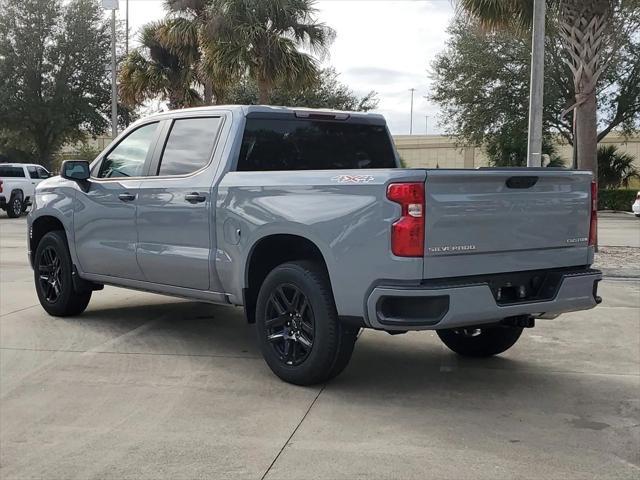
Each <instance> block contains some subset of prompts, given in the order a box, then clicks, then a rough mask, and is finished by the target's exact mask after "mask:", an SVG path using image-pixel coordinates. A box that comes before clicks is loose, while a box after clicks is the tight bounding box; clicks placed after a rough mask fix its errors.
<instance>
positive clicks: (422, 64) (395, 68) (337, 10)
mask: <svg viewBox="0 0 640 480" xmlns="http://www.w3.org/2000/svg"><path fill="white" fill-rule="evenodd" d="M124 3H125V0H120V10H119V12H118V17H119V18H124V13H125V8H124ZM316 7H317V8H318V19H319V20H320V21H322V22H324V23H326V24H327V25H328V26H330V27H331V28H333V29H334V30H335V31H336V38H335V41H334V42H333V44H332V45H331V49H330V53H329V56H328V57H327V58H326V59H324V65H325V66H329V65H331V66H333V67H335V69H336V71H337V72H338V73H339V74H340V81H341V82H343V83H345V84H347V85H348V86H349V87H350V88H351V89H352V90H353V91H354V92H355V93H357V94H358V95H365V94H366V93H368V92H369V91H370V90H375V91H377V92H378V98H379V100H380V103H379V106H378V109H377V110H375V111H376V112H379V113H382V114H383V115H384V116H385V117H386V119H387V122H388V124H389V128H390V129H391V132H392V133H393V134H408V133H409V126H410V117H411V116H410V111H411V92H410V91H409V89H410V88H415V89H416V90H415V92H414V109H413V112H414V114H413V133H414V134H416V133H419V134H424V133H425V130H426V127H427V125H426V123H428V129H429V134H436V133H441V128H439V126H438V125H437V116H438V112H439V110H438V107H437V105H435V104H433V103H431V102H429V101H427V100H426V99H425V98H424V96H425V95H427V94H428V92H429V74H428V71H429V66H430V64H431V62H432V61H433V59H434V58H435V56H436V55H437V54H438V53H439V52H440V51H442V50H443V48H444V46H445V41H446V39H447V33H446V29H447V26H448V25H449V23H450V21H451V19H452V18H453V14H454V7H453V6H452V3H451V0H395V1H394V0H320V1H318V2H317V3H316ZM163 16H164V11H163V8H162V0H129V27H130V30H131V32H132V38H135V37H136V32H138V31H139V29H140V27H142V25H144V24H145V23H147V22H150V21H152V20H159V19H161V18H162V17H163ZM132 44H133V42H132ZM427 115H428V116H429V118H428V121H427V119H426V118H425V116H427Z"/></svg>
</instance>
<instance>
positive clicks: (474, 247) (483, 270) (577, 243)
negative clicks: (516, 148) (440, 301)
mask: <svg viewBox="0 0 640 480" xmlns="http://www.w3.org/2000/svg"><path fill="white" fill-rule="evenodd" d="M590 189H591V173H590V172H581V171H572V170H560V169H558V170H556V169H547V168H543V169H483V170H429V171H428V172H427V179H426V189H425V190H426V215H425V217H426V218H425V222H426V225H425V227H426V231H425V262H424V278H440V277H454V276H455V277H458V276H465V275H480V274H488V273H498V272H509V271H522V270H535V269H542V268H555V267H563V266H576V265H586V264H588V263H590V252H589V251H590V249H589V248H588V237H589V222H590V213H591V209H590V195H591V194H590V192H591V190H590Z"/></svg>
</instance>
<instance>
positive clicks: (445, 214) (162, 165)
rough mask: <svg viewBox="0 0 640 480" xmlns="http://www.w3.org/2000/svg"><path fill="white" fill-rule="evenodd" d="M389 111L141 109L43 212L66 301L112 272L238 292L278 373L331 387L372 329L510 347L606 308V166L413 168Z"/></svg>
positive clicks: (61, 303) (52, 186)
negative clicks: (539, 321)
mask: <svg viewBox="0 0 640 480" xmlns="http://www.w3.org/2000/svg"><path fill="white" fill-rule="evenodd" d="M399 165H400V163H399V158H398V155H397V153H396V152H395V150H394V146H393V142H392V139H391V137H390V135H389V132H388V130H387V127H386V124H385V120H384V118H383V117H382V116H380V115H376V114H371V113H353V112H336V111H321V110H307V109H289V108H281V107H264V106H251V107H242V106H220V107H206V108H198V109H188V110H178V111H171V112H166V113H162V114H159V115H155V116H152V117H149V118H145V119H143V120H140V121H138V122H137V123H136V124H134V125H132V126H131V127H129V128H128V129H127V130H126V131H125V132H123V133H122V134H121V135H120V136H119V137H118V138H117V139H116V140H115V141H114V142H113V143H112V144H111V145H110V146H109V147H108V148H107V149H106V150H105V151H104V152H103V153H102V154H101V155H100V156H99V157H98V158H97V159H96V160H95V161H94V162H93V163H92V164H91V165H89V164H88V163H87V162H79V161H74V162H72V161H68V162H65V163H64V164H63V167H62V172H61V176H60V177H55V178H51V179H49V180H46V181H45V182H43V183H42V184H40V185H39V186H38V188H37V191H36V203H35V206H34V209H33V211H32V212H31V213H30V214H29V218H28V228H29V258H30V261H31V262H32V265H33V268H34V279H35V288H36V291H37V294H38V298H39V299H40V303H41V304H42V306H43V308H44V309H45V310H46V311H47V312H49V313H50V314H51V315H57V316H67V315H77V314H79V313H81V312H82V311H83V310H84V309H85V308H86V307H87V305H88V303H89V300H90V298H91V295H92V292H93V291H95V290H99V289H100V288H102V286H103V285H104V284H109V285H116V286H120V287H125V288H132V289H139V290H144V291H152V292H156V293H162V294H166V295H174V296H179V297H186V298H190V299H193V300H198V301H205V302H211V303H218V304H225V305H238V306H243V307H244V311H245V314H246V318H247V320H248V321H249V322H250V323H255V324H256V331H257V335H258V341H259V344H260V348H261V350H262V353H263V355H264V358H265V360H266V362H267V364H268V365H269V367H270V368H271V369H272V370H273V372H275V374H276V375H278V376H279V377H280V378H282V379H284V380H286V381H287V382H291V383H295V384H305V385H306V384H314V383H319V382H324V381H326V380H328V379H330V378H332V377H334V376H336V375H338V374H339V373H340V372H341V371H342V370H343V369H344V368H345V367H346V365H347V363H348V362H349V359H350V357H351V354H352V351H353V348H354V344H355V342H356V338H357V334H358V332H359V330H360V329H361V328H373V329H377V330H382V331H387V332H389V333H393V334H397V333H404V332H406V331H409V330H436V331H437V333H438V335H439V336H440V338H441V339H442V341H443V342H444V343H445V344H446V345H447V346H448V347H449V348H451V349H452V350H454V351H455V352H457V353H459V354H461V355H468V356H474V357H478V356H489V355H495V354H499V353H502V352H504V351H505V350H507V349H509V348H510V347H511V346H512V345H514V344H515V343H516V341H517V340H518V338H519V337H520V335H521V333H522V331H523V328H525V327H532V326H534V319H536V318H553V317H556V316H557V315H559V314H560V313H563V312H569V311H575V310H583V309H588V308H592V307H594V306H595V305H596V304H598V303H599V302H600V297H598V296H597V285H598V282H599V281H600V279H601V273H600V272H599V271H597V270H593V269H591V268H590V267H589V266H590V265H591V263H592V262H593V257H594V242H595V234H596V205H595V202H593V201H592V199H594V198H595V196H594V186H595V184H594V183H593V182H592V178H591V174H590V173H589V172H583V171H572V170H565V169H553V168H539V169H530V168H529V169H523V168H511V169H508V168H507V169H481V170H446V169H433V170H429V169H403V168H400V166H399Z"/></svg>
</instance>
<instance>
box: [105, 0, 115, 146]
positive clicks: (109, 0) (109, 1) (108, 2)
mask: <svg viewBox="0 0 640 480" xmlns="http://www.w3.org/2000/svg"><path fill="white" fill-rule="evenodd" d="M118 6H119V5H118V0H102V8H104V9H105V10H111V137H112V138H116V137H117V136H118V85H117V83H116V81H117V80H116V76H117V73H118V72H117V71H116V10H118Z"/></svg>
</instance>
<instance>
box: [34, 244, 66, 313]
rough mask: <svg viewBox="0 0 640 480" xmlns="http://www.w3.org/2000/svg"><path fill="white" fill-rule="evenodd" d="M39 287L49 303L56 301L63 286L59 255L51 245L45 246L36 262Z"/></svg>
mask: <svg viewBox="0 0 640 480" xmlns="http://www.w3.org/2000/svg"><path fill="white" fill-rule="evenodd" d="M38 273H39V275H40V288H41V289H42V292H43V294H44V298H45V300H46V301H47V302H49V303H56V302H57V301H58V298H60V293H61V292H62V289H63V287H64V283H63V279H62V265H61V262H60V257H59V256H58V254H57V252H56V251H55V249H54V248H53V247H46V248H45V249H43V250H42V253H41V254H40V262H38Z"/></svg>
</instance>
